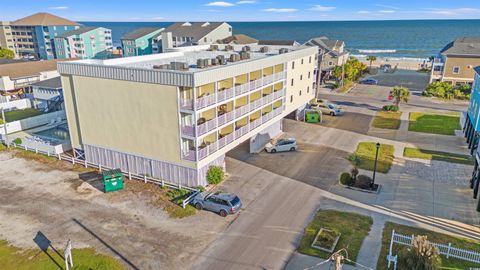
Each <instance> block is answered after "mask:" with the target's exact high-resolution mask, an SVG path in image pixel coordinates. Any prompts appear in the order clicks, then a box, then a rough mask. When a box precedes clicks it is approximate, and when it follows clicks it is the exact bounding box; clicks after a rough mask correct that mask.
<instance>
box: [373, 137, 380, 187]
mask: <svg viewBox="0 0 480 270" xmlns="http://www.w3.org/2000/svg"><path fill="white" fill-rule="evenodd" d="M375 148H376V151H375V163H374V164H373V178H372V188H373V186H374V185H375V172H376V171H377V160H378V149H379V148H380V143H379V142H377V143H376V144H375Z"/></svg>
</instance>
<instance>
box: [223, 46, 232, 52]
mask: <svg viewBox="0 0 480 270" xmlns="http://www.w3.org/2000/svg"><path fill="white" fill-rule="evenodd" d="M225 51H227V52H228V51H233V46H232V45H226V46H225Z"/></svg>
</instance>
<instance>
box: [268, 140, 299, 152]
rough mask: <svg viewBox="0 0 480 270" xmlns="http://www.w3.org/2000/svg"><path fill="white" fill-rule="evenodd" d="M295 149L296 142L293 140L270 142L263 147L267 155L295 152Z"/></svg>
mask: <svg viewBox="0 0 480 270" xmlns="http://www.w3.org/2000/svg"><path fill="white" fill-rule="evenodd" d="M297 149H298V146H297V140H295V139H293V138H288V139H280V140H272V141H270V142H269V143H267V145H265V151H267V152H268V153H276V152H287V151H296V150H297Z"/></svg>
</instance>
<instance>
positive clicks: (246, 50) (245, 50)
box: [242, 46, 252, 52]
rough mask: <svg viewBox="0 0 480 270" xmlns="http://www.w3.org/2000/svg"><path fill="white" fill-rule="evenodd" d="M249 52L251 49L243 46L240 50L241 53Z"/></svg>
mask: <svg viewBox="0 0 480 270" xmlns="http://www.w3.org/2000/svg"><path fill="white" fill-rule="evenodd" d="M251 50H252V49H251V48H250V46H243V48H242V51H243V52H249V51H251Z"/></svg>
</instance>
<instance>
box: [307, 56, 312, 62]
mask: <svg viewBox="0 0 480 270" xmlns="http://www.w3.org/2000/svg"><path fill="white" fill-rule="evenodd" d="M308 63H309V64H311V63H312V57H311V56H310V57H309V58H308Z"/></svg>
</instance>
